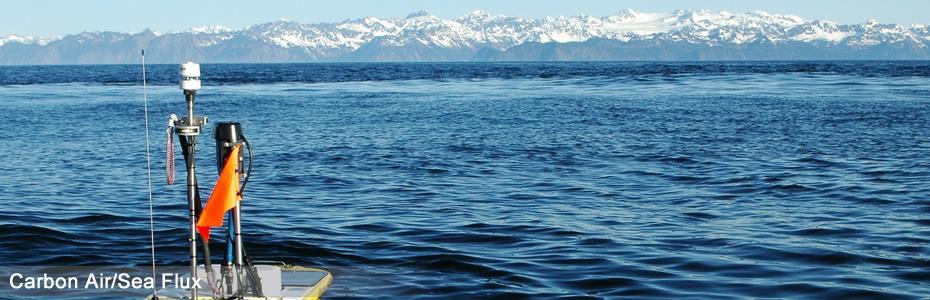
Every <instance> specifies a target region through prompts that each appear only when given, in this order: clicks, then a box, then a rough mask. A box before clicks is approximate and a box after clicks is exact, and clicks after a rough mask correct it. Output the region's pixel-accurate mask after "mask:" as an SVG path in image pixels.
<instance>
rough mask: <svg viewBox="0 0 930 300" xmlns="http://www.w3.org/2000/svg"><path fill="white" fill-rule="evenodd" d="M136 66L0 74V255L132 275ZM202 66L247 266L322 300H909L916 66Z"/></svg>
mask: <svg viewBox="0 0 930 300" xmlns="http://www.w3.org/2000/svg"><path fill="white" fill-rule="evenodd" d="M175 68H176V66H174V65H158V66H149V71H150V73H149V78H150V79H151V80H152V81H151V84H152V85H151V86H150V87H149V108H150V115H151V117H152V127H151V128H150V133H151V135H152V142H153V144H152V147H151V150H152V153H153V157H154V165H153V167H154V168H155V169H154V175H155V187H154V197H155V222H156V224H155V226H156V236H155V237H156V242H157V248H156V253H157V254H156V256H157V260H158V263H159V264H160V265H184V264H185V263H186V254H187V248H186V247H187V243H186V237H187V231H186V230H187V216H186V214H187V211H186V208H187V204H186V200H185V191H184V184H183V180H184V170H183V169H182V168H183V163H181V162H180V161H181V159H180V151H179V149H178V156H179V162H178V181H179V184H176V185H173V186H167V185H166V184H165V183H164V181H165V178H164V174H163V171H162V170H163V168H164V155H165V153H164V144H163V143H164V139H165V124H166V120H167V116H168V114H170V113H178V114H181V113H183V111H184V99H183V95H182V94H181V92H180V90H179V89H178V88H177V86H176V75H175V74H176V70H175ZM140 73H141V70H140V68H139V66H42V67H0V158H2V159H0V161H2V164H0V165H2V167H0V261H2V263H0V265H45V266H47V265H127V264H129V265H146V264H148V263H149V260H150V257H149V244H148V243H149V223H148V221H149V219H148V200H147V188H146V163H145V162H146V160H145V150H146V148H145V143H144V128H143V113H142V88H141V85H140V81H141V78H140V77H141V76H140V75H141V74H140ZM203 73H204V75H203V80H204V81H203V84H204V89H203V90H201V91H200V93H199V94H198V98H197V102H196V109H195V110H196V112H197V114H199V115H207V116H209V117H210V120H211V123H212V124H215V123H216V122H219V121H239V122H242V124H243V126H244V130H245V134H246V136H247V137H248V138H249V139H250V140H251V141H252V143H253V144H254V149H255V169H254V172H253V178H252V179H251V182H250V183H249V188H248V191H247V192H246V195H245V199H244V202H243V218H244V224H243V228H244V234H245V239H246V249H247V251H248V252H249V254H251V255H252V256H253V257H254V258H255V259H256V260H280V261H286V262H289V263H293V264H301V265H309V266H318V267H323V268H326V269H329V270H331V271H333V273H334V275H335V276H336V278H335V281H334V283H333V285H332V287H331V288H330V289H329V291H328V293H327V298H329V299H354V298H376V297H377V298H394V299H397V298H403V299H454V298H459V299H474V298H499V299H522V298H529V299H553V298H561V297H565V298H621V297H630V298H663V299H664V298H711V299H728V298H757V297H758V298H766V297H772V298H803V299H811V298H822V299H852V298H889V299H912V298H913V299H919V298H925V297H927V296H928V295H930V248H928V247H930V245H928V244H930V159H928V154H930V152H928V150H930V63H928V62H753V63H557V64H529V63H522V64H521V63H509V64H451V63H450V64H281V65H204V66H203ZM205 131H206V132H205V134H204V137H202V138H201V139H199V142H198V145H199V147H198V163H199V169H198V176H199V178H200V180H201V184H202V186H203V188H204V190H205V191H204V192H205V193H207V192H208V191H209V188H210V186H212V182H213V181H214V180H215V178H216V177H215V176H216V175H215V174H216V170H215V162H214V155H215V154H214V149H213V147H214V144H213V141H212V139H211V138H210V137H211V136H212V125H210V126H207V127H206V130H205ZM205 196H206V195H205ZM217 244H219V243H217ZM217 252H218V251H216V252H215V253H217ZM217 257H218V256H217Z"/></svg>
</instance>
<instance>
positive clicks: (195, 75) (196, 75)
mask: <svg viewBox="0 0 930 300" xmlns="http://www.w3.org/2000/svg"><path fill="white" fill-rule="evenodd" d="M181 89H182V90H185V91H196V90H199V89H200V65H199V64H195V63H193V62H186V63H183V64H181Z"/></svg>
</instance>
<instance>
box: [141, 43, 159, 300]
mask: <svg viewBox="0 0 930 300" xmlns="http://www.w3.org/2000/svg"><path fill="white" fill-rule="evenodd" d="M148 102H149V96H148V90H146V84H145V49H142V112H143V113H144V114H145V161H146V164H147V166H148V176H149V178H148V180H149V233H151V235H150V240H151V243H152V279H153V280H154V278H155V205H154V200H153V198H152V147H151V143H150V142H149V104H148ZM152 299H158V289H157V288H155V286H154V285H153V286H152Z"/></svg>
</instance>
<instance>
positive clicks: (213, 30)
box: [185, 25, 233, 34]
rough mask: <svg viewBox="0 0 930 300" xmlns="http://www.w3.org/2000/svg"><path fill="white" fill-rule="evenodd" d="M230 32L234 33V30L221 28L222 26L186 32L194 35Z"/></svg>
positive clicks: (195, 28) (196, 28)
mask: <svg viewBox="0 0 930 300" xmlns="http://www.w3.org/2000/svg"><path fill="white" fill-rule="evenodd" d="M230 31H233V30H232V29H229V28H226V27H223V26H221V25H209V26H201V27H194V28H190V29H188V30H186V31H185V32H190V33H194V34H200V33H207V34H209V33H223V32H230Z"/></svg>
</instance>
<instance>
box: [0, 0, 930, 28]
mask: <svg viewBox="0 0 930 300" xmlns="http://www.w3.org/2000/svg"><path fill="white" fill-rule="evenodd" d="M0 7H2V12H0V35H4V36H5V35H7V34H21V35H38V36H48V35H65V34H70V33H78V32H81V31H104V30H108V31H120V32H139V31H142V30H143V29H145V28H151V29H152V30H155V31H160V32H168V31H172V30H183V29H187V28H191V27H198V26H202V25H214V24H215V25H223V26H226V27H230V28H242V27H245V26H248V25H252V24H257V23H262V22H267V21H273V20H277V19H281V18H284V19H288V20H294V21H299V22H304V23H317V22H337V21H341V20H345V19H355V18H360V17H365V16H377V17H385V18H390V17H395V18H396V17H403V16H406V15H407V14H409V13H411V12H415V11H418V10H421V9H425V10H428V11H430V12H432V13H433V14H435V15H437V16H439V17H443V18H451V17H459V16H462V15H464V14H467V13H468V12H471V11H473V10H476V9H481V10H486V11H488V12H490V13H492V14H504V15H511V16H519V17H527V18H538V17H543V16H552V15H579V14H587V15H592V16H604V15H608V14H612V13H614V12H616V11H618V10H620V9H624V8H632V9H637V10H641V11H647V12H669V11H673V10H675V9H689V10H696V9H710V10H714V11H720V10H726V11H729V12H734V13H738V12H746V11H752V10H764V11H768V12H771V13H780V14H794V15H799V16H801V17H804V18H805V19H826V20H831V21H836V22H840V23H861V22H863V21H865V20H868V19H877V20H879V21H881V22H882V23H897V24H907V25H910V24H915V23H917V24H927V23H930V0H884V1H878V0H871V1H857V0H847V1H839V0H781V1H736V0H711V1H623V0H614V1H607V0H600V1H594V0H535V1H506V0H497V1H492V0H472V1H426V0H409V1H377V0H331V1H296V0H287V1H284V0H282V1H278V0H260V1H245V0H225V1H218V0H206V1H195V0H188V1H177V0H167V1H159V0H149V1H130V0H122V1H120V0H87V1H66V0H59V1H52V0H30V1H23V0H15V1H8V0H2V1H0Z"/></svg>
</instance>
